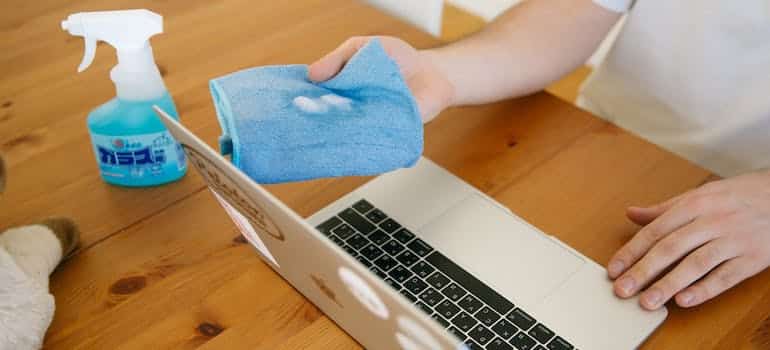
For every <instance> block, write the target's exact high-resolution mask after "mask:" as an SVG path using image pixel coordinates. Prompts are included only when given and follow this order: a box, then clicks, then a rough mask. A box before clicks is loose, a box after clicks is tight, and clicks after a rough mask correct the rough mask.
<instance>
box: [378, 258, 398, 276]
mask: <svg viewBox="0 0 770 350" xmlns="http://www.w3.org/2000/svg"><path fill="white" fill-rule="evenodd" d="M374 264H375V265H377V267H379V268H381V269H382V271H385V272H388V271H390V269H392V268H393V267H395V266H396V265H398V262H397V261H396V260H395V259H393V258H391V257H389V256H387V255H383V256H382V257H380V258H379V259H377V260H375V261H374Z"/></svg>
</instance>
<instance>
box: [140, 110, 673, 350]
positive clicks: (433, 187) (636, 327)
mask: <svg viewBox="0 0 770 350" xmlns="http://www.w3.org/2000/svg"><path fill="white" fill-rule="evenodd" d="M155 110H156V112H157V113H158V115H159V116H160V118H161V120H162V121H163V123H164V124H165V125H166V127H167V128H168V130H169V131H170V132H171V134H173V136H174V137H175V138H176V140H177V141H178V142H179V143H180V145H181V147H182V148H183V149H184V151H185V153H186V155H187V157H188V159H189V161H190V163H191V164H192V165H193V166H194V168H195V169H196V170H197V171H198V172H199V173H200V174H201V175H202V177H203V179H204V181H205V182H206V183H207V184H208V186H209V187H210V189H211V191H212V193H213V194H214V196H215V198H217V200H219V202H220V203H221V204H222V206H223V207H224V209H225V210H226V212H227V213H228V214H229V215H230V217H231V218H232V219H233V221H234V222H235V223H236V225H237V226H238V228H239V229H240V230H241V232H242V233H243V235H244V236H245V238H246V239H247V240H248V241H249V242H250V243H251V244H252V245H253V246H254V247H255V248H256V250H257V251H258V252H259V255H260V257H261V258H262V259H263V260H264V261H265V263H266V264H268V265H269V266H270V267H271V268H273V269H274V270H275V271H276V272H277V273H279V274H280V275H281V276H282V277H283V278H284V279H286V280H287V281H288V282H289V283H291V284H292V285H293V286H294V287H295V288H296V289H297V290H298V291H300V292H301V293H302V294H303V295H305V296H306V297H307V298H308V299H309V300H310V301H311V302H313V303H314V304H315V305H316V306H317V307H318V308H319V309H321V310H322V311H323V312H324V313H325V314H326V315H328V316H329V317H330V318H331V319H332V320H334V321H335V322H336V323H337V324H338V325H339V326H340V327H341V328H343V329H344V330H345V331H346V332H347V333H348V334H350V335H351V336H352V337H353V338H355V339H356V340H357V341H358V342H359V343H360V344H361V345H363V346H364V347H365V348H367V349H407V350H419V349H426V350H433V349H473V350H475V349H490V350H498V349H508V350H510V349H518V350H543V349H549V350H562V349H577V348H579V349H613V350H617V349H632V348H636V347H638V346H639V345H640V344H641V343H642V342H643V341H644V340H645V339H646V338H647V337H648V336H649V335H650V334H651V333H652V332H653V331H654V330H655V329H656V328H657V327H658V326H659V325H660V324H661V323H662V322H663V320H664V319H665V318H666V315H667V310H666V309H665V308H661V309H659V310H657V311H645V310H643V309H642V308H641V307H640V306H639V304H638V301H637V300H636V299H634V298H630V299H626V300H621V299H619V298H617V297H615V296H614V294H613V292H612V285H611V281H610V280H608V278H607V273H606V271H605V270H604V268H603V267H602V266H600V265H599V264H597V263H595V262H593V261H592V260H591V259H589V258H587V257H585V256H584V255H582V254H580V252H578V251H575V250H574V249H572V248H570V247H569V246H567V245H565V244H563V243H562V242H560V241H559V240H558V239H556V238H554V237H552V236H549V235H547V234H544V233H543V232H541V231H540V230H538V229H537V228H535V227H533V226H532V225H530V224H528V223H527V222H526V221H524V220H522V219H521V218H519V217H518V216H516V215H515V214H514V213H512V212H511V211H510V210H509V209H508V208H506V207H505V206H503V205H501V204H500V203H498V202H496V201H495V200H494V199H492V198H490V197H489V196H487V195H486V194H484V193H483V192H481V191H479V190H477V189H476V188H474V187H472V186H471V185H469V184H467V183H466V182H464V181H462V180H461V179H459V178H457V177H456V176H454V175H452V174H451V173H449V172H448V171H447V170H445V169H443V168H441V167H440V166H438V165H437V164H435V163H433V162H432V161H430V160H429V159H427V158H421V159H420V160H419V161H418V162H417V164H416V165H415V166H414V167H412V168H408V169H400V170H396V171H393V172H390V173H387V174H384V175H380V176H378V177H376V178H374V179H372V180H371V181H369V182H367V183H366V184H364V185H362V186H361V187H359V188H357V189H355V190H353V191H352V192H350V193H348V194H347V195H345V196H343V197H342V198H340V199H338V200H336V201H334V202H333V203H331V204H330V205H328V206H327V207H325V208H323V209H321V210H320V211H318V212H317V213H315V214H313V215H312V216H310V217H309V218H306V219H305V218H302V217H300V216H299V215H298V214H296V213H295V212H294V211H292V209H290V208H289V207H287V206H286V205H285V204H284V203H282V202H281V201H280V200H278V199H277V198H275V197H274V196H273V195H271V194H270V193H269V192H268V191H267V190H265V189H264V188H263V187H262V186H260V185H259V184H257V183H255V182H254V181H252V180H251V179H250V178H249V177H248V176H246V175H245V174H244V173H243V172H241V171H240V170H239V169H237V168H236V167H234V166H233V165H232V164H231V163H230V162H229V161H228V160H227V159H226V158H224V157H222V156H221V155H220V154H219V153H218V152H216V151H215V150H213V149H212V148H211V147H209V146H208V145H207V144H206V143H204V142H203V141H202V140H200V139H199V138H198V137H196V136H195V135H194V134H192V133H191V132H190V131H189V130H187V129H186V128H185V127H184V126H182V125H181V124H180V123H178V122H177V121H175V120H174V119H172V118H171V117H169V116H168V115H167V114H166V113H165V112H163V111H162V110H161V109H160V108H158V107H157V106H156V107H155Z"/></svg>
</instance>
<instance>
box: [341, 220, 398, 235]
mask: <svg viewBox="0 0 770 350" xmlns="http://www.w3.org/2000/svg"><path fill="white" fill-rule="evenodd" d="M343 219H344V218H343ZM380 228H381V229H383V230H385V232H387V233H393V232H395V231H396V230H398V229H400V228H401V224H399V223H397V222H396V220H393V219H387V220H385V221H383V222H382V223H380Z"/></svg>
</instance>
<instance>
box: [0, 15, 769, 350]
mask: <svg viewBox="0 0 770 350" xmlns="http://www.w3.org/2000/svg"><path fill="white" fill-rule="evenodd" d="M122 8H149V9H152V10H154V11H156V12H158V13H161V14H163V15H164V19H165V22H164V24H165V32H166V33H165V34H162V35H159V36H157V37H155V38H153V41H152V43H153V48H154V50H155V57H156V60H157V62H158V64H159V66H160V69H161V71H162V72H163V75H164V79H165V81H166V84H167V86H168V88H169V90H170V91H171V93H172V95H173V96H174V99H175V101H176V103H177V106H178V109H179V112H180V115H181V118H182V120H183V122H184V124H185V125H187V126H188V127H189V128H190V129H191V130H192V131H193V132H195V133H196V134H198V135H199V136H201V137H202V138H203V139H204V140H206V141H207V142H209V143H210V144H212V145H213V144H215V141H216V137H217V136H218V133H219V127H218V125H217V122H216V120H215V117H214V110H213V106H212V104H211V98H210V96H209V93H208V88H207V84H208V80H209V79H211V78H213V77H217V76H219V75H222V74H225V73H228V72H232V71H234V70H238V69H242V68H246V67H251V66H256V65H265V64H285V63H308V62H311V61H312V60H314V59H315V58H317V57H319V56H320V55H322V54H323V53H325V52H327V51H329V50H330V49H332V48H334V47H335V46H336V45H337V44H338V43H339V42H341V41H342V40H344V39H345V38H347V37H349V36H352V35H371V34H386V35H396V36H400V37H402V38H404V39H406V40H407V41H409V42H411V43H412V44H414V45H415V46H417V47H430V46H434V45H438V44H440V42H439V41H438V40H436V39H434V38H431V37H429V36H428V35H426V34H423V33H421V32H419V31H418V30H416V29H414V28H412V27H410V26H408V25H406V24H404V23H403V22H400V21H398V20H396V19H394V18H391V17H389V16H387V15H385V14H383V13H381V12H378V11H377V10H375V9H373V8H371V7H368V6H367V5H364V4H363V3H360V2H358V1H355V0H302V1H299V0H297V1H253V0H224V1H205V0H186V1H181V0H165V1H147V0H145V1H128V0H116V1H96V0H84V1H77V2H72V1H61V0H39V1H21V0H6V1H4V2H3V3H2V4H0V152H2V153H3V155H4V157H5V158H6V160H7V165H8V166H9V169H8V172H9V179H8V184H7V185H8V187H7V190H6V193H5V194H4V196H3V198H1V199H0V229H2V228H7V227H11V226H14V225H20V224H24V223H31V222H35V221H37V220H39V219H41V218H44V217H46V216H50V215H65V216H70V217H72V218H74V219H75V220H76V221H77V222H78V224H79V225H80V227H81V230H82V232H83V242H82V247H81V249H80V250H79V251H78V253H77V254H76V255H75V256H74V257H73V258H71V259H70V260H68V261H66V262H64V263H63V264H62V265H61V266H60V267H59V269H58V270H57V271H56V272H55V273H54V274H53V276H52V283H51V290H52V292H53V294H54V296H55V297H56V303H57V310H56V315H55V318H54V321H53V323H52V325H51V327H50V329H49V331H48V335H47V338H46V343H45V347H46V348H51V349H78V348H80V349H159V348H199V349H255V348H258V349H357V348H360V346H359V345H358V344H357V343H356V342H355V341H354V340H352V339H351V338H350V337H349V336H348V335H346V334H345V333H344V332H342V331H341V330H340V329H339V328H338V327H337V326H336V325H335V324H334V323H333V322H331V321H330V320H329V319H327V318H326V317H325V316H324V315H323V314H321V313H320V312H319V311H318V310H317V309H316V308H315V307H314V306H313V305H311V304H310V303H308V302H307V301H306V300H305V299H304V298H303V297H302V295H300V294H298V293H297V292H296V291H295V290H294V289H293V288H292V287H291V286H290V285H288V284H287V283H286V282H284V281H283V280H282V279H281V278H280V277H279V276H278V275H277V274H276V273H274V272H273V271H272V270H271V269H270V268H269V267H268V266H267V265H265V264H263V263H262V262H261V261H260V260H259V259H258V258H257V256H256V253H255V252H254V250H253V249H252V248H251V247H250V246H249V245H248V244H245V241H244V240H243V239H242V238H240V237H239V236H238V233H237V231H236V229H235V227H234V226H233V224H232V223H231V222H230V220H229V219H228V218H227V216H226V214H225V213H224V212H223V210H222V209H221V208H220V206H219V204H218V203H217V202H216V201H215V199H214V198H213V197H212V196H211V194H210V193H209V192H208V191H207V190H204V185H203V182H202V180H201V178H200V177H199V176H198V174H196V173H195V172H194V171H191V172H190V173H188V174H187V176H186V177H185V178H184V179H182V180H181V181H179V182H176V183H173V184H170V185H167V186H161V187H155V188H145V189H126V188H120V187H114V186H110V185H107V184H105V183H103V182H102V181H101V180H100V178H99V175H98V172H97V168H96V166H95V164H94V159H93V158H94V157H93V155H92V152H91V149H90V141H89V139H88V134H87V131H86V126H85V117H86V115H87V114H88V111H89V110H91V109H92V108H94V107H96V106H97V105H99V104H101V103H103V102H105V101H107V100H109V99H110V98H112V97H113V96H114V88H113V85H112V83H111V82H110V81H109V79H108V74H109V69H110V68H111V67H112V66H113V65H114V63H115V58H114V56H115V55H114V51H113V49H112V48H110V47H109V46H107V45H99V46H98V49H97V57H96V60H95V62H94V64H93V65H92V66H91V67H90V68H89V69H88V70H87V71H86V72H84V73H81V74H77V73H76V67H77V65H78V63H79V62H80V59H81V57H82V50H83V43H82V39H79V38H75V37H70V36H69V35H68V34H66V33H65V32H63V31H61V29H60V27H59V22H60V21H61V20H62V19H64V18H65V17H66V16H67V15H68V14H70V13H75V12H79V11H92V10H108V9H122ZM490 74H494V72H490ZM426 155H427V156H428V157H429V158H431V159H433V160H434V161H436V162H437V163H438V164H440V165H442V166H444V167H446V168H447V169H449V170H450V171H452V172H453V173H455V174H457V175H458V176H460V177H462V178H463V179H464V180H466V181H467V182H469V183H470V184H472V185H473V186H476V187H478V188H479V189H481V190H482V191H484V192H486V193H488V194H490V195H491V196H493V197H494V198H496V199H497V200H498V201H500V202H501V203H503V204H504V205H506V206H508V207H510V208H511V209H512V210H513V211H514V212H516V213H517V214H519V215H520V216H522V217H523V218H525V219H526V220H528V221H530V222H531V223H533V224H534V225H536V226H538V227H539V228H541V229H542V230H544V231H546V232H548V233H550V234H553V235H555V236H557V237H559V238H560V239H562V240H563V241H565V242H566V243H568V244H570V245H571V246H573V247H575V248H576V249H578V250H580V251H581V252H583V253H584V254H586V255H587V256H589V257H591V258H593V259H595V260H596V261H598V262H599V263H602V264H604V263H606V261H607V259H608V258H609V257H610V255H611V254H612V253H613V252H614V251H615V250H616V249H617V248H618V247H620V245H621V244H622V243H623V242H625V241H626V240H627V239H628V238H629V237H630V236H631V235H633V234H634V232H636V230H637V229H638V227H636V226H634V225H633V224H631V223H630V222H628V221H627V220H626V219H625V218H624V216H623V212H624V207H625V206H626V205H629V204H647V203H652V202H656V201H659V200H662V199H665V198H668V197H670V196H672V195H675V194H677V193H680V192H682V191H685V190H687V189H690V188H693V187H695V186H698V185H699V184H701V183H703V182H704V181H707V180H709V179H711V175H710V174H709V173H708V172H707V171H704V170H703V169H700V168H698V167H697V166H694V165H692V164H690V163H688V162H686V161H684V160H682V159H680V158H678V157H676V156H674V155H672V154H670V153H667V152H665V151H663V150H661V149H659V148H657V147H655V146H653V145H651V144H649V143H647V142H645V141H643V140H641V139H640V138H638V137H635V136H633V135H631V134H629V133H627V132H625V131H623V130H620V129H619V128H617V127H615V126H613V125H611V124H608V123H606V122H603V121H601V120H599V119H597V118H595V117H593V116H591V115H590V114H588V113H586V112H583V111H580V110H578V109H576V108H574V107H572V106H571V105H570V104H568V103H565V102H562V101H561V100H559V99H557V98H554V97H553V96H551V95H548V94H546V93H540V94H536V95H533V96H530V97H527V98H522V99H518V100H512V101H506V102H502V103H498V104H492V105H488V106H481V107H472V108H455V109H451V110H448V111H446V112H445V113H443V114H442V115H441V116H440V117H439V118H438V119H436V120H435V121H434V122H432V123H431V124H430V125H428V126H427V129H426ZM367 180H368V179H367V178H344V179H328V180H318V181H310V182H304V183H297V184H286V185H277V186H270V187H269V189H270V191H272V192H273V193H274V194H275V195H277V196H278V197H279V198H281V199H282V200H283V201H285V202H286V203H287V204H288V205H289V206H290V207H292V208H293V209H294V210H296V211H297V212H298V213H300V214H301V215H309V214H311V213H313V212H314V211H315V210H318V209H319V208H321V207H323V206H324V205H325V204H328V203H330V202H332V201H333V200H335V199H336V198H338V197H340V196H341V195H343V194H344V193H346V192H348V191H350V190H352V189H353V188H355V187H357V186H359V185H360V184H362V183H364V182H365V181H367ZM0 283H2V281H0ZM586 297H587V298H588V297H590V296H586ZM670 311H671V312H670V316H669V319H668V320H667V321H666V322H665V323H664V324H663V326H662V327H661V328H660V329H659V330H658V331H656V332H655V333H654V334H653V335H652V336H651V337H650V338H649V340H648V341H647V343H646V344H645V346H644V348H645V349H756V348H767V347H768V345H769V344H770V339H769V338H770V336H769V335H768V334H770V330H769V329H770V328H769V326H768V322H769V321H768V317H770V273H768V272H765V273H762V274H760V275H759V276H756V277H754V278H752V279H750V280H748V281H746V282H744V283H742V284H741V285H739V286H738V287H737V288H734V289H733V290H731V291H729V292H727V293H725V294H724V295H722V296H721V297H719V298H718V299H716V300H714V301H711V302H708V303H706V304H705V305H703V306H700V307H697V308H694V309H688V310H684V309H680V308H677V307H676V306H670ZM599 331H600V330H599Z"/></svg>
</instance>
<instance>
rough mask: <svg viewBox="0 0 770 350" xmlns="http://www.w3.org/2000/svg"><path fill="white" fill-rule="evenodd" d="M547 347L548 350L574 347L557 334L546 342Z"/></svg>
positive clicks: (566, 349) (570, 349)
mask: <svg viewBox="0 0 770 350" xmlns="http://www.w3.org/2000/svg"><path fill="white" fill-rule="evenodd" d="M547 347H548V349H550V350H572V349H574V348H575V347H574V346H572V344H570V343H568V342H567V341H566V340H564V338H562V337H559V336H557V337H556V338H553V340H551V342H550V343H548V345H547Z"/></svg>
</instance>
